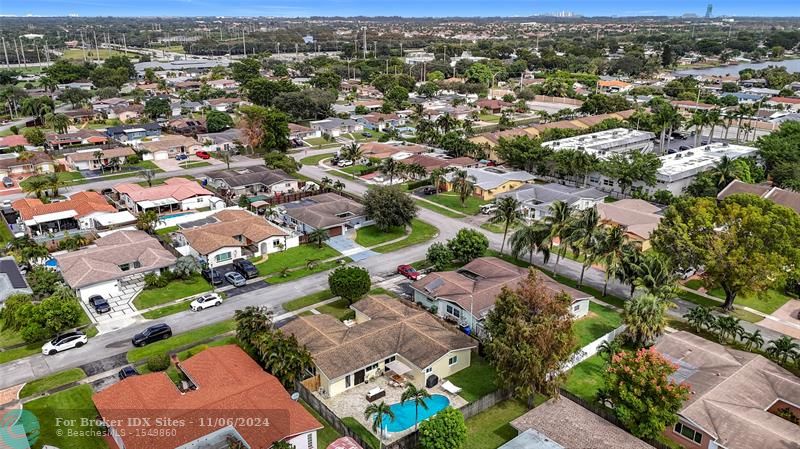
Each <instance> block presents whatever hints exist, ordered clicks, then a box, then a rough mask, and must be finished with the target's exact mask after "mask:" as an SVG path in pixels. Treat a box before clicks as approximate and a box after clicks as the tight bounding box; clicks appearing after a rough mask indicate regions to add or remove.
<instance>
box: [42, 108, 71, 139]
mask: <svg viewBox="0 0 800 449" xmlns="http://www.w3.org/2000/svg"><path fill="white" fill-rule="evenodd" d="M44 122H45V124H46V125H47V126H49V127H51V128H53V131H55V132H57V133H59V134H63V133H66V132H67V128H69V122H70V120H69V117H68V116H67V115H66V114H53V113H47V114H45V116H44Z"/></svg>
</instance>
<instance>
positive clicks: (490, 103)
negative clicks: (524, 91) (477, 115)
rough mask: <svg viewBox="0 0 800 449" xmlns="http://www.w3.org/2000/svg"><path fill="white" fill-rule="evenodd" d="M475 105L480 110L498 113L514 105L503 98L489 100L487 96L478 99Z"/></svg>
mask: <svg viewBox="0 0 800 449" xmlns="http://www.w3.org/2000/svg"><path fill="white" fill-rule="evenodd" d="M475 105H476V106H478V107H479V108H481V109H482V110H485V111H489V112H491V113H492V114H499V113H501V112H503V111H504V110H506V109H510V108H512V107H514V104H513V103H508V102H505V101H503V100H489V99H488V98H484V99H483V100H478V101H477V102H476V103H475Z"/></svg>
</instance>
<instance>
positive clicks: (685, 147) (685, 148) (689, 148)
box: [678, 145, 692, 151]
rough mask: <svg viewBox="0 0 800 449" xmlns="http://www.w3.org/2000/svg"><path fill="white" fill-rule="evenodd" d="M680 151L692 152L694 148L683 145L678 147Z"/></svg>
mask: <svg viewBox="0 0 800 449" xmlns="http://www.w3.org/2000/svg"><path fill="white" fill-rule="evenodd" d="M678 149H679V150H681V151H686V150H691V149H692V147H690V146H689V145H681V146H679V147H678Z"/></svg>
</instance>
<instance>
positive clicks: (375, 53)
mask: <svg viewBox="0 0 800 449" xmlns="http://www.w3.org/2000/svg"><path fill="white" fill-rule="evenodd" d="M372 48H373V50H372V57H373V58H375V59H378V43H377V42H375V41H372Z"/></svg>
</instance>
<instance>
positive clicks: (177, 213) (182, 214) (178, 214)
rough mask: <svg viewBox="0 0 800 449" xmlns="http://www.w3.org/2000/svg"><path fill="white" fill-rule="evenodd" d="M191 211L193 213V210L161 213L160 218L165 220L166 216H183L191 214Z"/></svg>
mask: <svg viewBox="0 0 800 449" xmlns="http://www.w3.org/2000/svg"><path fill="white" fill-rule="evenodd" d="M193 213H194V212H176V213H174V214H167V215H162V216H161V219H162V220H166V219H168V218H175V217H182V216H184V215H191V214H193Z"/></svg>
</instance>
